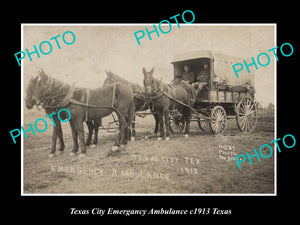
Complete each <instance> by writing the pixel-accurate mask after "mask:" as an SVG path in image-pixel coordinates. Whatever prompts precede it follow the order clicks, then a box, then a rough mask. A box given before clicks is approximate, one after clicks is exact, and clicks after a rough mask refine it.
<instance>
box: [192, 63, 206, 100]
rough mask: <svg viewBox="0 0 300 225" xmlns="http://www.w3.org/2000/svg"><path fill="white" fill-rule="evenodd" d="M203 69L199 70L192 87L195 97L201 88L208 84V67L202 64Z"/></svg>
mask: <svg viewBox="0 0 300 225" xmlns="http://www.w3.org/2000/svg"><path fill="white" fill-rule="evenodd" d="M203 68H204V69H203V70H201V71H200V73H199V74H198V75H197V76H196V81H195V83H194V84H193V85H192V86H193V88H194V90H196V95H198V93H199V91H201V90H202V89H203V87H205V86H206V85H208V82H209V77H210V73H209V69H208V65H207V64H204V65H203Z"/></svg>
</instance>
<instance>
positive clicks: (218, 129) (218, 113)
mask: <svg viewBox="0 0 300 225" xmlns="http://www.w3.org/2000/svg"><path fill="white" fill-rule="evenodd" d="M210 114H211V116H210V117H211V119H210V127H211V130H212V132H213V133H214V134H222V133H224V131H225V129H226V123H227V114H226V111H225V109H224V108H223V107H222V106H220V105H218V106H215V107H214V108H213V109H212V110H211V113H210Z"/></svg>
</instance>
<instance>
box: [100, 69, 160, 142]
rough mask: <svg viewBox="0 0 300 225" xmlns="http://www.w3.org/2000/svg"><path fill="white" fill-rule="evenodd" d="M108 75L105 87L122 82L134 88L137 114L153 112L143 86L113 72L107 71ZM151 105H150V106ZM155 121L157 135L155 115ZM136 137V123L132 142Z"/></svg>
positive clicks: (156, 126)
mask: <svg viewBox="0 0 300 225" xmlns="http://www.w3.org/2000/svg"><path fill="white" fill-rule="evenodd" d="M105 72H106V74H107V77H106V79H105V81H104V83H103V86H105V85H107V84H113V83H115V82H121V83H124V84H126V85H128V86H130V87H131V88H132V91H133V94H134V106H135V107H134V108H135V112H137V111H141V110H147V109H150V110H153V108H152V105H151V103H150V102H147V101H146V96H145V91H144V88H142V87H141V86H139V85H138V84H134V83H131V82H129V81H127V80H125V79H123V78H122V77H120V76H118V75H115V74H113V73H112V72H111V71H109V72H108V71H105ZM148 103H149V104H148ZM153 116H154V119H155V128H154V132H153V133H154V135H155V136H156V135H157V132H158V116H157V115H156V114H155V113H154V114H153ZM133 121H135V114H134V116H133ZM135 137H136V132H135V123H134V122H133V123H132V136H131V140H135Z"/></svg>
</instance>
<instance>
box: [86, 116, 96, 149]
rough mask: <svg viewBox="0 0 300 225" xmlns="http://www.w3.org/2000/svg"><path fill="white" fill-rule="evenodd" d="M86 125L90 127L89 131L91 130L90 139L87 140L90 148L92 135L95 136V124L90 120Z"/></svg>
mask: <svg viewBox="0 0 300 225" xmlns="http://www.w3.org/2000/svg"><path fill="white" fill-rule="evenodd" d="M85 123H86V125H87V127H88V130H89V134H88V137H87V139H86V146H90V144H91V139H92V135H93V130H94V124H93V121H91V120H88V121H86V122H85Z"/></svg>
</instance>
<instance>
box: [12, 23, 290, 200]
mask: <svg viewBox="0 0 300 225" xmlns="http://www.w3.org/2000/svg"><path fill="white" fill-rule="evenodd" d="M170 25H172V26H170ZM276 29H277V27H276V24H274V23H261V24H260V23H255V24H234V23H232V24H213V23H211V24H200V23H190V24H187V23H182V24H180V27H179V26H178V25H177V24H176V23H173V22H172V24H170V23H163V24H157V23H156V24H150V23H146V24H131V23H127V24H114V23H107V24H88V23H87V24H84V23H82V24H58V23H56V24H43V23H41V24H30V23H23V24H22V25H21V49H20V52H19V53H18V54H15V58H16V66H19V65H20V67H21V74H22V86H21V94H22V96H21V110H22V112H21V115H22V118H21V126H22V127H21V129H20V130H21V131H22V132H20V130H19V132H18V131H17V130H15V131H13V132H11V137H12V140H11V142H12V143H14V142H21V163H22V165H21V170H22V171H21V172H22V174H21V193H22V195H200V196H201V195H203V196H206V195H208V196H209V195H224V196H226V195H243V196H245V195H267V196H274V195H276V194H277V187H276V179H277V178H276V167H277V165H276V155H277V148H276V145H275V143H274V142H272V141H273V140H275V139H276V62H277V60H276V53H277V54H278V55H279V54H282V52H280V51H281V49H280V48H278V49H274V48H275V47H276V46H277V41H276V35H277V30H276ZM280 44H282V43H280ZM278 47H280V45H279V46H278ZM286 47H288V46H286ZM272 49H273V50H272ZM284 50H285V51H284V52H285V53H286V54H288V52H289V50H286V49H285V48H284ZM18 64H19V65H18ZM268 146H270V147H271V148H270V147H268Z"/></svg>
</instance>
